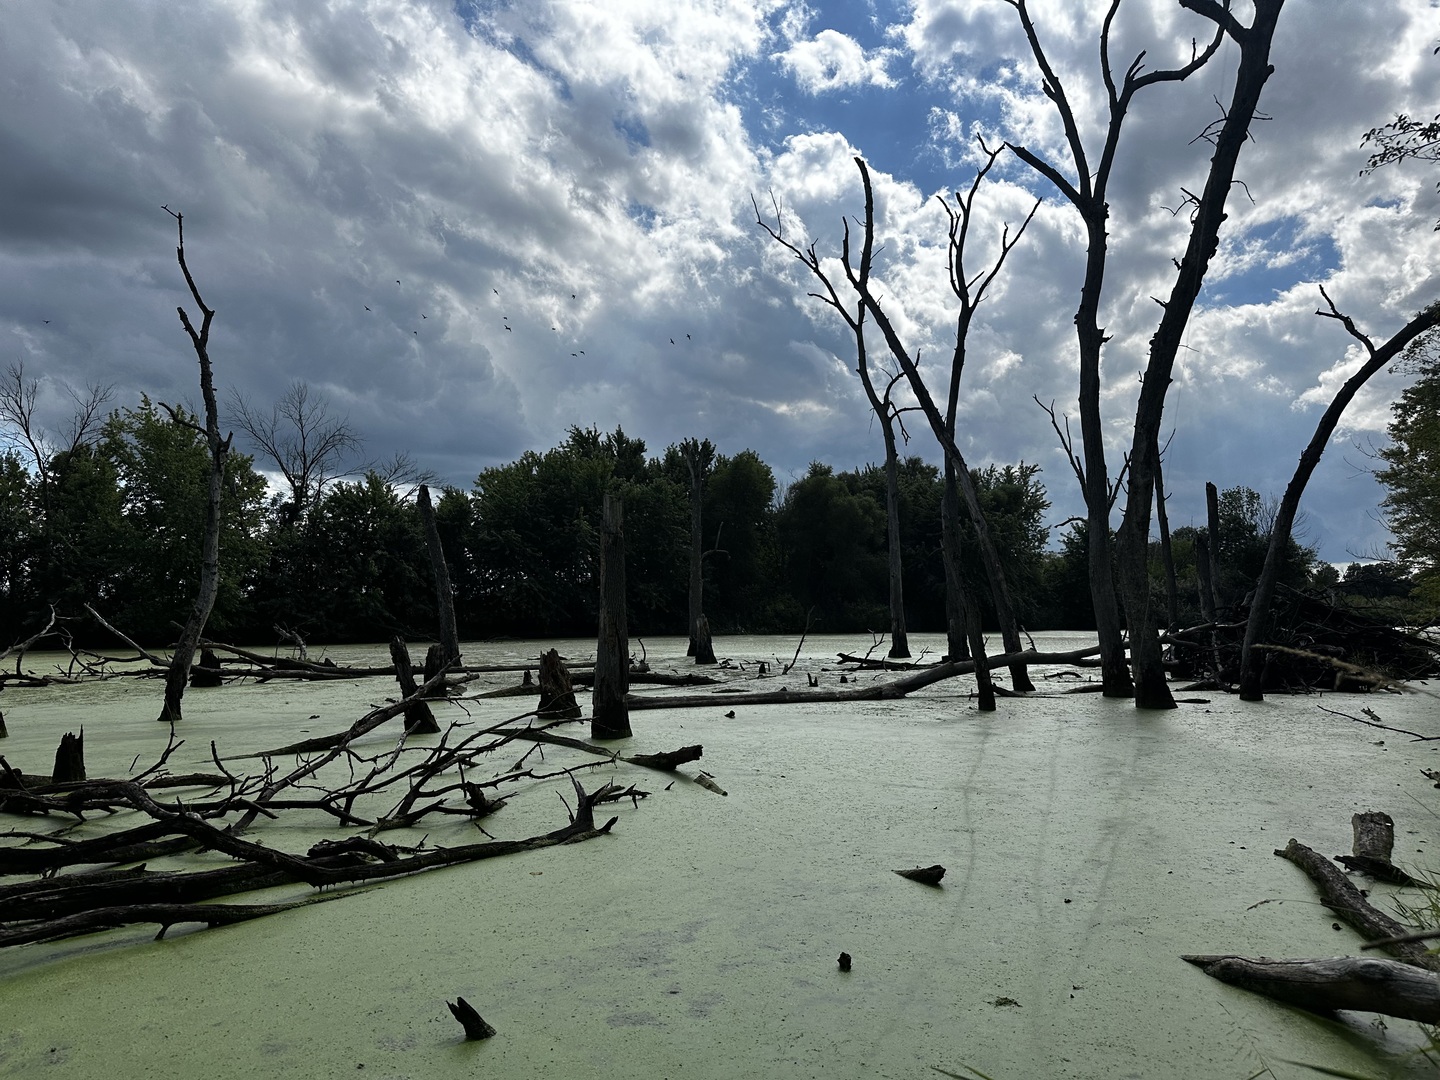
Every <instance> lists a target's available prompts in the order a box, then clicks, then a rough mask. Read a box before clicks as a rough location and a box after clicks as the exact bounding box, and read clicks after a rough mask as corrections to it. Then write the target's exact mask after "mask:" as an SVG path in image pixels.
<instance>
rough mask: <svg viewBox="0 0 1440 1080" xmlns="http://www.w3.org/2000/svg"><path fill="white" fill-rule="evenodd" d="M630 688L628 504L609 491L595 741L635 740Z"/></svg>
mask: <svg viewBox="0 0 1440 1080" xmlns="http://www.w3.org/2000/svg"><path fill="white" fill-rule="evenodd" d="M696 535H697V536H698V535H699V534H698V532H697V533H696ZM629 692H630V637H629V628H628V626H627V623H626V616H625V504H624V503H622V502H621V501H620V500H619V499H618V498H616V497H615V496H614V495H606V496H605V502H604V504H603V507H602V510H601V524H600V636H599V640H598V641H597V642H596V648H595V689H594V691H593V696H592V698H591V714H592V716H593V719H592V720H591V721H590V737H591V738H592V739H628V738H630V736H631V731H630V709H629V706H628V705H627V704H626V702H625V695H626V694H628V693H629Z"/></svg>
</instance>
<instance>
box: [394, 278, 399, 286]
mask: <svg viewBox="0 0 1440 1080" xmlns="http://www.w3.org/2000/svg"><path fill="white" fill-rule="evenodd" d="M395 284H396V285H399V284H400V279H399V278H398V277H397V278H396V279H395Z"/></svg>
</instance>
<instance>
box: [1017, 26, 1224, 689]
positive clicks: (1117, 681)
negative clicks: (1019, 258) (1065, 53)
mask: <svg viewBox="0 0 1440 1080" xmlns="http://www.w3.org/2000/svg"><path fill="white" fill-rule="evenodd" d="M1006 3H1008V4H1009V5H1010V6H1011V7H1013V8H1014V9H1015V11H1016V13H1017V14H1018V15H1019V18H1020V25H1021V27H1022V28H1023V29H1024V31H1025V37H1026V40H1027V41H1028V42H1029V44H1030V51H1031V52H1032V53H1033V54H1034V57H1035V62H1036V64H1037V65H1038V66H1039V68H1040V75H1041V80H1042V81H1041V88H1042V90H1043V91H1044V93H1045V96H1046V97H1048V98H1049V99H1050V100H1051V101H1052V102H1053V103H1054V105H1055V110H1056V112H1057V113H1058V114H1059V116H1060V121H1061V124H1062V126H1063V128H1064V131H1065V144H1066V149H1067V150H1068V151H1069V157H1070V160H1069V162H1067V163H1066V168H1065V171H1064V172H1062V171H1061V169H1060V168H1059V167H1057V166H1056V165H1055V164H1052V163H1051V162H1050V161H1047V160H1045V159H1044V158H1042V157H1040V156H1039V155H1038V154H1036V153H1034V152H1032V151H1031V150H1030V149H1029V148H1027V147H1025V146H1020V145H1018V144H1016V143H1006V146H1007V147H1008V148H1009V149H1010V151H1011V152H1012V153H1013V154H1015V156H1016V157H1018V158H1020V160H1021V161H1023V162H1025V163H1026V164H1027V165H1029V166H1030V167H1031V168H1032V169H1034V170H1035V171H1036V172H1037V173H1039V174H1040V175H1041V176H1043V177H1045V179H1047V180H1049V181H1050V183H1051V184H1053V185H1054V186H1055V188H1056V189H1057V190H1058V191H1059V192H1060V193H1061V194H1062V195H1064V196H1065V198H1066V199H1067V200H1069V202H1070V204H1071V205H1072V206H1074V207H1075V209H1076V210H1077V211H1078V212H1079V214H1080V218H1081V220H1082V221H1083V222H1084V225H1085V240H1086V256H1085V279H1084V284H1083V285H1082V286H1081V290H1080V304H1079V307H1078V308H1077V309H1076V311H1075V333H1076V338H1077V346H1078V353H1079V363H1080V390H1079V409H1080V437H1081V442H1082V446H1083V462H1081V461H1079V459H1078V458H1076V457H1075V455H1073V454H1072V455H1071V460H1072V464H1075V465H1076V466H1077V473H1078V475H1079V476H1080V479H1081V490H1082V492H1083V493H1084V496H1085V511H1086V516H1085V521H1086V535H1087V537H1088V540H1089V543H1088V547H1087V550H1088V558H1089V567H1090V593H1091V600H1092V602H1093V605H1094V610H1095V627H1096V632H1097V634H1098V635H1099V641H1100V646H1101V653H1100V657H1101V668H1100V670H1101V680H1102V682H1103V684H1104V687H1105V690H1104V693H1105V696H1106V697H1130V696H1131V694H1132V693H1133V684H1132V683H1131V679H1130V671H1129V669H1128V668H1127V667H1126V663H1125V644H1124V639H1123V637H1122V635H1121V626H1120V607H1119V603H1118V598H1117V596H1116V591H1115V582H1114V578H1113V576H1112V570H1111V547H1112V545H1111V541H1110V509H1111V506H1112V505H1113V503H1114V489H1113V488H1112V486H1111V482H1110V472H1109V466H1108V464H1107V462H1106V460H1105V442H1104V426H1103V423H1102V420H1101V417H1100V352H1101V350H1102V348H1103V347H1104V345H1105V343H1106V342H1107V341H1109V340H1110V339H1109V337H1108V336H1107V335H1106V333H1105V330H1104V328H1103V327H1102V326H1101V325H1100V299H1101V292H1102V289H1103V287H1104V282H1105V268H1106V261H1107V258H1108V255H1109V229H1108V223H1109V218H1110V203H1109V185H1110V174H1111V171H1112V170H1113V168H1114V165H1115V155H1116V151H1117V150H1118V149H1119V146H1120V133H1121V129H1122V127H1123V126H1124V121H1125V115H1126V113H1127V111H1128V110H1129V108H1130V103H1131V101H1132V100H1133V99H1134V97H1135V95H1136V94H1137V93H1139V92H1140V91H1141V90H1143V89H1145V88H1146V87H1148V86H1154V85H1156V84H1158V83H1163V82H1179V81H1181V80H1184V79H1186V78H1188V77H1189V76H1190V75H1192V74H1194V73H1195V72H1196V71H1198V70H1199V69H1200V68H1201V67H1203V66H1204V65H1205V64H1206V63H1207V62H1208V61H1209V60H1210V58H1211V57H1213V56H1214V55H1215V53H1216V51H1217V50H1218V49H1219V48H1220V45H1221V43H1222V42H1223V40H1224V28H1223V26H1217V28H1216V31H1215V37H1214V39H1213V40H1212V41H1211V42H1210V44H1209V45H1208V46H1207V47H1206V48H1205V49H1204V50H1203V51H1201V52H1198V53H1195V54H1194V55H1192V58H1191V61H1190V63H1188V64H1186V65H1184V66H1182V67H1179V68H1173V69H1162V70H1156V71H1148V72H1147V71H1143V69H1142V65H1141V60H1142V59H1143V57H1144V55H1145V54H1144V53H1141V54H1140V55H1139V56H1137V57H1136V58H1135V60H1134V61H1133V62H1132V63H1131V65H1130V66H1129V67H1128V68H1127V69H1126V70H1125V74H1124V76H1123V77H1122V79H1121V81H1120V84H1119V85H1118V86H1117V85H1116V82H1115V77H1114V72H1113V70H1112V68H1111V65H1110V31H1111V28H1112V26H1113V25H1114V21H1115V15H1116V13H1117V12H1118V11H1119V9H1120V0H1111V4H1110V8H1109V10H1108V11H1107V12H1106V15H1105V21H1104V24H1103V26H1102V29H1101V33H1100V66H1101V74H1102V75H1103V77H1104V80H1105V89H1106V92H1107V99H1108V106H1109V113H1110V119H1109V123H1108V125H1107V127H1106V130H1105V141H1104V145H1103V147H1102V149H1101V151H1100V153H1099V155H1098V157H1097V158H1095V159H1093V160H1092V157H1091V154H1090V152H1089V151H1088V150H1087V149H1086V146H1085V142H1084V140H1083V138H1082V137H1081V134H1080V124H1079V121H1078V120H1077V119H1076V116H1075V111H1074V109H1073V108H1072V106H1071V103H1070V98H1069V96H1068V95H1067V93H1066V91H1065V87H1064V85H1063V84H1062V83H1061V82H1060V79H1059V77H1058V76H1057V75H1056V74H1055V69H1054V68H1053V67H1052V66H1051V64H1050V59H1049V57H1048V56H1047V55H1046V53H1045V49H1044V47H1043V46H1042V45H1041V44H1040V37H1039V34H1038V32H1037V31H1036V29H1035V24H1034V22H1033V21H1032V20H1031V18H1030V11H1029V7H1028V6H1027V4H1026V2H1025V0H1006ZM1181 3H1182V5H1183V6H1185V7H1194V6H1195V5H1196V4H1197V3H1201V4H1205V5H1206V6H1208V7H1210V8H1214V9H1216V10H1217V11H1219V10H1220V5H1219V4H1216V3H1212V2H1211V0H1181ZM1231 21H1232V22H1233V19H1232V20H1231ZM1066 173H1069V174H1070V175H1073V176H1074V177H1075V181H1074V182H1073V183H1072V182H1071V180H1070V179H1069V177H1068V176H1067V175H1066ZM1066 449H1067V453H1068V452H1069V448H1068V447H1067V448H1066Z"/></svg>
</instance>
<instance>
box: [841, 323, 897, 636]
mask: <svg viewBox="0 0 1440 1080" xmlns="http://www.w3.org/2000/svg"><path fill="white" fill-rule="evenodd" d="M857 315H858V318H857V319H856V321H855V322H854V323H853V324H852V326H851V329H852V330H854V332H855V350H856V355H857V358H858V360H859V364H858V368H859V372H860V382H861V384H862V385H863V386H864V387H865V396H866V398H868V399H869V401H870V408H871V409H873V410H874V411H875V415H876V416H877V417H879V418H880V434H881V436H882V437H883V438H884V440H885V523H886V524H885V547H886V550H887V554H888V556H889V564H890V652H889V656H890V657H891V658H892V659H895V660H904V659H908V658H909V656H910V634H909V631H907V630H906V629H905V564H904V560H903V559H902V557H901V550H900V454H899V451H898V448H897V446H896V443H895V428H896V427H897V426H898V425H899V423H900V416H899V410H898V409H896V407H895V403H894V402H893V401H891V400H890V391H891V390H892V389H894V386H895V383H896V382H897V381H898V380H899V379H900V376H899V375H895V376H893V377H892V378H891V379H890V382H889V384H888V385H887V386H886V387H885V392H884V393H883V394H880V393H877V392H876V390H875V381H874V380H873V379H872V378H871V377H870V364H869V359H868V357H867V356H866V353H865V307H864V305H863V304H861V305H859V309H858V311H857ZM846 321H847V322H848V321H849V320H848V319H847V320H846ZM901 434H904V430H903V429H902V430H901Z"/></svg>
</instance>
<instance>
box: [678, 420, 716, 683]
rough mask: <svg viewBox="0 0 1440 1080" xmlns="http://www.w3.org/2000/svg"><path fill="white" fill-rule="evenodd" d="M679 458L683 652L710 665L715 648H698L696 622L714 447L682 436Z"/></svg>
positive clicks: (702, 607) (702, 581) (701, 594)
mask: <svg viewBox="0 0 1440 1080" xmlns="http://www.w3.org/2000/svg"><path fill="white" fill-rule="evenodd" d="M680 458H681V460H682V461H684V462H685V470H686V472H687V473H688V474H689V478H690V488H689V491H690V595H689V632H690V644H689V647H688V648H687V649H686V650H685V655H686V656H693V657H695V662H696V663H697V664H713V663H715V650H714V649H713V648H710V647H708V646H707V648H706V649H705V650H703V651H702V650H701V648H700V644H699V624H700V618H701V616H702V615H703V614H704V611H705V540H704V536H703V530H704V514H703V511H704V506H705V481H706V479H707V478H708V477H709V476H710V473H711V472H712V471H714V468H715V446H714V444H713V443H711V441H710V440H709V439H704V440H701V439H686V440H685V441H683V442H682V443H681V444H680ZM717 542H718V541H717Z"/></svg>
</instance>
